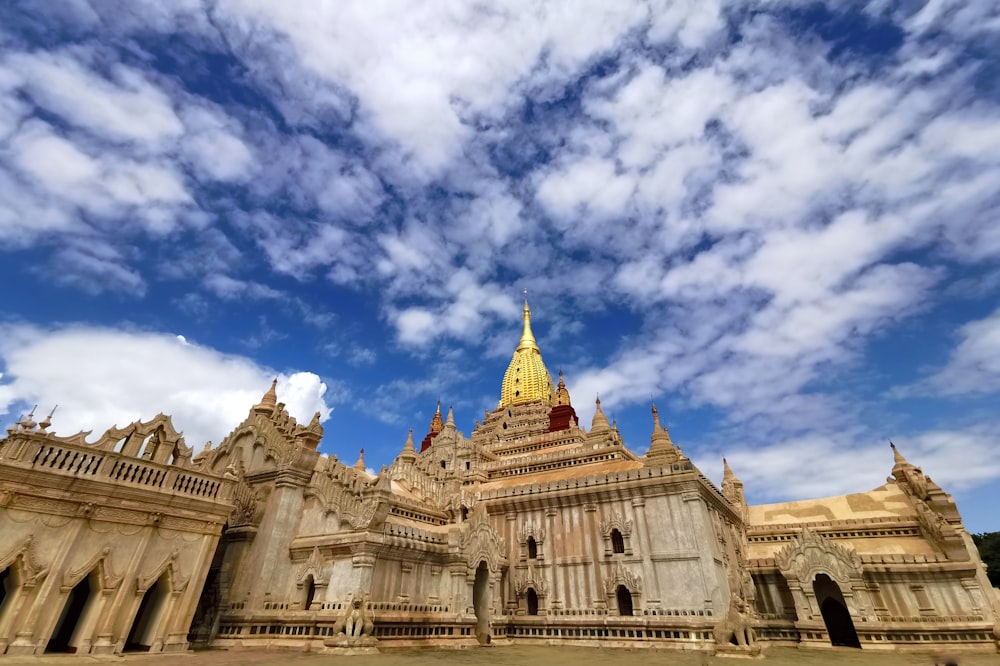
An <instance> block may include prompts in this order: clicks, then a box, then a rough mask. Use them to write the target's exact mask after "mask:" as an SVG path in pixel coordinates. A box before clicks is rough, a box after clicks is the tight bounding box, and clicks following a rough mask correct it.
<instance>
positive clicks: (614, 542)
mask: <svg viewBox="0 0 1000 666" xmlns="http://www.w3.org/2000/svg"><path fill="white" fill-rule="evenodd" d="M611 552H612V553H624V552H625V538H624V537H622V533H621V532H619V531H618V530H617V529H614V530H611Z"/></svg>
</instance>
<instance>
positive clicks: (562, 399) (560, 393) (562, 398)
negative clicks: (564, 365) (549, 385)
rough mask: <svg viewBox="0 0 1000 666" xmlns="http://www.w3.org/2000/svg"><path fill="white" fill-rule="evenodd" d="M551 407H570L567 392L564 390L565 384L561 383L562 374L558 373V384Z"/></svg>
mask: <svg viewBox="0 0 1000 666" xmlns="http://www.w3.org/2000/svg"><path fill="white" fill-rule="evenodd" d="M552 404H553V406H558V405H571V404H572V403H571V402H570V399H569V391H568V390H566V382H564V381H563V372H562V370H560V371H559V384H558V385H557V386H556V395H555V400H553V403H552Z"/></svg>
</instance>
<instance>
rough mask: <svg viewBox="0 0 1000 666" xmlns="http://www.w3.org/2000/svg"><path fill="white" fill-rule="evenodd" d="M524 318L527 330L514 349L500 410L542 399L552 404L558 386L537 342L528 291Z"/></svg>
mask: <svg viewBox="0 0 1000 666" xmlns="http://www.w3.org/2000/svg"><path fill="white" fill-rule="evenodd" d="M522 317H523V319H524V329H523V331H522V333H521V341H520V342H519V343H518V345H517V349H515V350H514V356H513V358H511V359H510V365H508V366H507V372H505V373H504V376H503V384H501V388H500V404H499V405H498V406H497V408H498V409H503V408H504V407H509V406H511V405H519V404H525V403H529V402H536V401H539V400H544V401H545V402H548V403H552V402H553V399H554V398H555V394H556V388H555V385H554V384H553V383H552V376H551V375H549V371H548V369H547V368H546V367H545V362H544V361H543V360H542V352H541V350H540V349H539V348H538V343H537V342H535V335H534V334H533V333H532V332H531V308H530V307H528V297H527V293H525V298H524V308H523V309H522Z"/></svg>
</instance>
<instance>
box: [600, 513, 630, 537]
mask: <svg viewBox="0 0 1000 666" xmlns="http://www.w3.org/2000/svg"><path fill="white" fill-rule="evenodd" d="M598 529H600V530H601V534H603V535H604V536H606V537H607V536H610V535H611V530H614V529H617V530H618V531H619V532H621V533H622V536H631V534H632V521H631V520H625V518H624V517H623V516H622V515H621V514H620V513H612V514H611V516H609V517H608V518H607V519H606V520H602V521H601V523H600V525H599V526H598Z"/></svg>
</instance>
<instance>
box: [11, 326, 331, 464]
mask: <svg viewBox="0 0 1000 666" xmlns="http://www.w3.org/2000/svg"><path fill="white" fill-rule="evenodd" d="M2 332H3V335H2V336H0V339H2V341H0V356H2V360H3V363H4V375H3V379H4V382H3V383H2V384H0V410H3V411H7V410H10V409H11V408H12V407H18V408H20V407H23V406H24V405H33V404H38V405H40V407H39V409H46V410H47V409H50V408H51V407H52V406H53V405H56V404H58V405H59V410H58V412H57V413H56V416H55V418H54V419H53V423H54V427H53V430H54V431H56V432H57V433H58V434H60V435H71V434H74V433H76V432H78V431H80V430H91V429H94V430H95V434H100V433H101V432H103V431H104V429H106V428H108V427H111V426H112V425H115V424H117V425H119V426H124V425H126V424H128V423H131V422H132V421H134V420H136V419H143V420H148V419H149V418H151V417H153V416H154V415H156V414H157V413H159V412H163V413H166V414H170V415H171V416H172V417H173V422H174V426H175V427H176V428H177V429H178V430H182V431H183V432H184V434H185V438H186V440H187V443H188V445H189V446H193V447H195V449H196V450H197V449H199V448H200V447H201V445H202V444H203V443H204V442H205V441H207V440H212V441H214V442H219V441H220V440H221V439H222V438H223V437H224V436H225V435H226V434H228V433H229V431H230V430H231V429H232V428H233V427H235V426H236V425H237V424H238V423H239V422H240V421H242V420H243V419H244V418H245V417H246V416H247V414H248V413H249V410H250V407H252V406H253V405H254V404H256V403H257V402H258V401H259V400H260V397H261V395H263V394H264V391H265V390H266V389H267V387H268V386H269V385H270V382H271V379H272V378H273V377H274V376H275V374H274V372H273V371H272V370H270V369H268V368H265V367H261V366H259V365H258V364H256V363H255V362H253V361H251V360H250V359H248V358H245V357H241V356H235V355H231V354H224V353H221V352H219V351H217V350H215V349H212V348H209V347H204V346H201V345H198V344H195V343H192V342H188V341H187V340H186V339H180V337H182V336H177V335H171V334H167V333H148V332H130V331H123V330H112V329H106V328H96V327H87V326H72V327H67V328H59V329H42V328H38V327H33V326H26V325H7V326H4V327H3V331H2ZM326 390H327V387H326V384H324V383H323V382H322V381H321V380H320V378H319V377H318V376H316V375H315V374H313V373H310V372H294V373H291V374H288V375H286V374H278V399H279V400H280V401H281V402H284V403H285V404H286V405H287V409H288V410H289V413H290V414H291V415H292V416H294V417H295V418H297V419H298V420H299V421H308V420H309V419H311V418H312V415H313V413H315V412H317V411H318V412H320V414H321V418H322V419H324V420H325V419H326V418H327V417H329V415H330V411H331V409H332V408H331V406H330V405H329V404H328V403H327V402H326V400H327V396H326V395H325V394H326ZM7 415H8V420H12V419H13V418H14V417H16V415H15V414H12V413H11V412H8V414H7Z"/></svg>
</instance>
